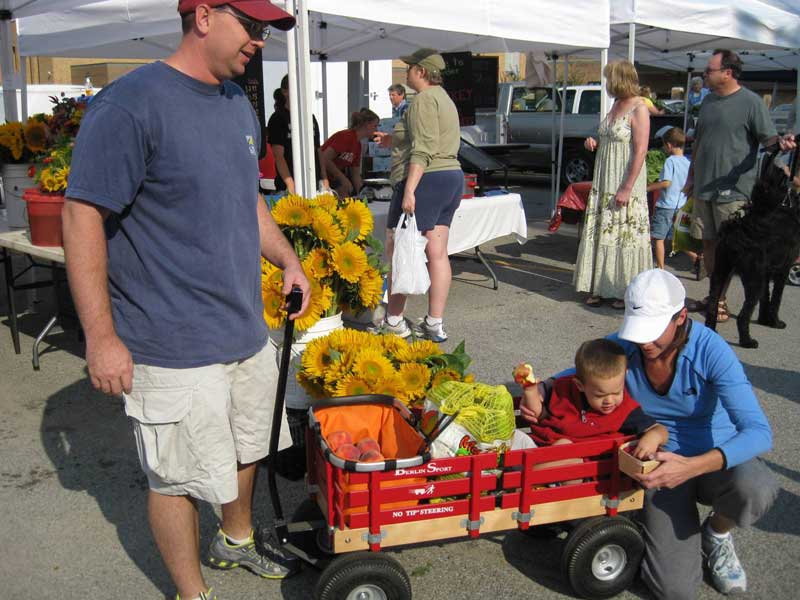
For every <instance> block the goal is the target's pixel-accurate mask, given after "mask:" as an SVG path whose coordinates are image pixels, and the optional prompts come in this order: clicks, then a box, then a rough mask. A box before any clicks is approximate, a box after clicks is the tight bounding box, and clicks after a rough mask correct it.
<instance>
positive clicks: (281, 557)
mask: <svg viewBox="0 0 800 600" xmlns="http://www.w3.org/2000/svg"><path fill="white" fill-rule="evenodd" d="M259 546H260V548H257V547H256V542H255V539H254V537H253V534H252V532H251V534H250V538H249V539H248V540H247V541H245V542H244V543H242V544H235V543H231V542H229V541H228V538H227V537H226V536H225V534H224V533H223V532H222V530H221V529H220V530H219V531H217V534H216V535H215V536H214V539H213V540H212V541H211V545H210V546H209V547H208V555H207V557H208V562H209V563H210V564H211V566H212V567H215V568H217V569H235V568H236V567H244V568H245V569H247V570H249V571H252V572H253V573H255V574H256V575H260V576H261V577H264V578H265V579H284V578H285V577H289V576H290V575H294V573H295V572H296V571H297V570H298V568H299V566H300V565H299V560H298V559H297V558H296V557H293V556H288V555H286V554H285V553H284V552H283V551H282V550H281V549H280V548H277V547H275V546H272V545H269V544H267V543H265V542H264V541H263V540H261V543H260V544H259Z"/></svg>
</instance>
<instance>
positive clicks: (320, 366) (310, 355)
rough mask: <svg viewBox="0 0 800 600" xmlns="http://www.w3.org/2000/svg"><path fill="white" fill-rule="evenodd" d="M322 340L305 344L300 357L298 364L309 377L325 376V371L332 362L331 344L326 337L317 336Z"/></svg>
mask: <svg viewBox="0 0 800 600" xmlns="http://www.w3.org/2000/svg"><path fill="white" fill-rule="evenodd" d="M319 339H320V340H322V341H321V342H320V343H317V344H313V345H312V344H309V345H308V346H306V349H305V351H304V352H303V355H302V356H301V357H300V364H301V365H302V367H303V372H304V373H306V374H307V375H308V376H310V377H317V378H322V377H324V376H325V371H326V370H327V369H328V367H329V366H330V365H331V363H333V358H332V357H331V346H330V344H329V343H328V340H327V339H326V338H319Z"/></svg>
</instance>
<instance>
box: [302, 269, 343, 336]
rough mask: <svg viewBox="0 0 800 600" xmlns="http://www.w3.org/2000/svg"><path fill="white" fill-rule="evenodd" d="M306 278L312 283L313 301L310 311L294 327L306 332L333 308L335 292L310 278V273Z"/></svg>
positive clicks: (309, 306)
mask: <svg viewBox="0 0 800 600" xmlns="http://www.w3.org/2000/svg"><path fill="white" fill-rule="evenodd" d="M306 277H307V278H308V279H309V281H310V282H311V299H310V301H309V305H308V310H306V312H305V314H304V315H303V316H302V317H299V318H298V319H297V320H296V321H295V322H294V326H295V327H296V328H297V329H299V330H300V331H305V330H306V329H308V328H309V327H311V326H312V325H314V324H315V323H316V322H317V321H319V320H320V318H322V315H323V313H324V312H325V311H326V310H328V309H329V308H330V307H331V302H332V301H333V290H332V289H331V288H329V287H328V286H327V285H322V284H321V283H320V282H319V281H317V280H316V279H313V278H311V277H309V275H308V273H306Z"/></svg>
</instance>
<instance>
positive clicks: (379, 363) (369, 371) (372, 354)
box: [353, 348, 395, 381]
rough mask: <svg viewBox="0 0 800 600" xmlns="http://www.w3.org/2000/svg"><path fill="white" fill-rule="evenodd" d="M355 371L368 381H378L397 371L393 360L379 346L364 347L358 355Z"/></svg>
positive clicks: (354, 366)
mask: <svg viewBox="0 0 800 600" xmlns="http://www.w3.org/2000/svg"><path fill="white" fill-rule="evenodd" d="M353 372H354V373H355V374H356V375H358V376H359V377H363V378H364V379H366V380H367V381H378V380H379V379H384V378H386V377H389V376H390V375H392V374H393V373H395V370H394V367H393V366H392V363H391V361H390V360H389V359H388V358H386V357H385V356H384V355H383V353H382V352H381V351H380V350H379V349H377V348H364V349H362V350H361V351H360V352H359V353H358V355H356V359H355V363H354V364H353Z"/></svg>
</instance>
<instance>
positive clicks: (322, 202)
mask: <svg viewBox="0 0 800 600" xmlns="http://www.w3.org/2000/svg"><path fill="white" fill-rule="evenodd" d="M338 205H339V202H338V201H337V200H336V196H334V195H333V194H320V195H319V196H317V197H316V198H314V199H313V200H312V201H311V206H318V207H319V208H324V209H325V210H327V211H328V212H333V211H335V210H336V207H337V206H338Z"/></svg>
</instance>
